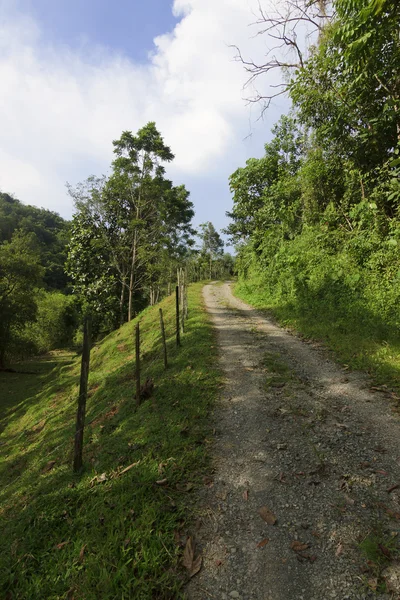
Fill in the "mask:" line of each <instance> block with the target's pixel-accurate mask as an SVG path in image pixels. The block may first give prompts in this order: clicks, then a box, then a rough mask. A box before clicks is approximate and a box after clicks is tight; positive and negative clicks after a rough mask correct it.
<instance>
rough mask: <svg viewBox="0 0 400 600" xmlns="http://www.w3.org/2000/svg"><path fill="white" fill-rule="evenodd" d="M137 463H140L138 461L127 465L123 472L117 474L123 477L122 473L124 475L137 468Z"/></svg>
mask: <svg viewBox="0 0 400 600" xmlns="http://www.w3.org/2000/svg"><path fill="white" fill-rule="evenodd" d="M139 463H140V460H138V461H136V462H134V463H132V464H131V465H129V467H125V469H123V470H122V471H121V472H120V473H119V475H123V474H124V473H126V472H127V471H129V470H130V469H133V467H137V466H138V464H139Z"/></svg>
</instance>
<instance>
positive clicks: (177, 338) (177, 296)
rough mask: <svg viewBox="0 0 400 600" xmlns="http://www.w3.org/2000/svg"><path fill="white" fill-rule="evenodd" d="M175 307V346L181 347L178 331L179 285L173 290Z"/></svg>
mask: <svg viewBox="0 0 400 600" xmlns="http://www.w3.org/2000/svg"><path fill="white" fill-rule="evenodd" d="M175 305H176V345H177V346H180V345H181V336H180V331H179V285H177V286H176V288H175Z"/></svg>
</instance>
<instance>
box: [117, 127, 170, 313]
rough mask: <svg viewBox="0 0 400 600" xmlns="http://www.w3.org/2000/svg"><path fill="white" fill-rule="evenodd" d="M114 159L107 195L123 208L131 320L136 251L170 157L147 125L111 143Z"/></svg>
mask: <svg viewBox="0 0 400 600" xmlns="http://www.w3.org/2000/svg"><path fill="white" fill-rule="evenodd" d="M113 145H114V153H115V154H116V156H117V158H116V159H115V160H114V162H113V175H112V176H111V178H110V181H109V188H110V193H111V195H112V196H113V197H114V198H115V199H116V201H117V202H119V203H120V204H121V206H123V207H124V208H125V218H126V230H127V232H128V237H129V243H130V265H129V271H128V279H129V284H128V321H130V320H131V319H132V317H133V296H134V292H135V289H136V287H137V285H138V283H139V280H138V277H139V269H138V264H139V262H140V248H141V245H142V242H143V241H144V239H145V238H146V234H147V233H148V232H149V229H150V227H151V224H152V222H153V220H154V219H155V218H156V216H157V204H158V202H157V201H158V200H159V191H160V186H161V182H162V179H163V176H164V173H165V169H164V167H162V166H161V165H160V162H161V161H162V162H170V161H171V160H172V159H173V158H174V155H173V154H172V152H171V150H170V148H169V147H168V146H166V145H165V144H164V141H163V138H162V137H161V134H160V133H159V132H158V130H157V128H156V126H155V123H153V122H151V123H148V124H147V125H146V126H145V127H143V128H142V129H140V130H139V131H138V133H137V135H136V136H134V135H133V134H132V133H131V132H130V131H124V132H123V134H122V135H121V137H120V139H119V140H116V141H114V142H113Z"/></svg>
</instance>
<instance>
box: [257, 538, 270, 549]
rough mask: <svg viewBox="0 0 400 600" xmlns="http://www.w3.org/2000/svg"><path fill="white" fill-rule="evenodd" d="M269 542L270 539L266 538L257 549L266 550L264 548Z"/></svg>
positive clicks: (259, 543)
mask: <svg viewBox="0 0 400 600" xmlns="http://www.w3.org/2000/svg"><path fill="white" fill-rule="evenodd" d="M268 542H269V539H268V538H264V539H263V540H261V542H258V544H257V548H264V546H266V545H267V544H268Z"/></svg>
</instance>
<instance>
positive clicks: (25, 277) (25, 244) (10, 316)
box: [0, 230, 44, 368]
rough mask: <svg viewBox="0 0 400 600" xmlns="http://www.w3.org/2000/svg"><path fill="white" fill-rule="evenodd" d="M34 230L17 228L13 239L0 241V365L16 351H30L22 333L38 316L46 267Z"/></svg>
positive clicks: (0, 366) (2, 365)
mask: <svg viewBox="0 0 400 600" xmlns="http://www.w3.org/2000/svg"><path fill="white" fill-rule="evenodd" d="M39 261H40V251H39V247H38V243H37V238H36V236H35V234H34V233H23V232H21V231H19V230H15V231H14V233H13V234H12V237H11V241H9V242H4V243H3V244H1V245H0V314H1V319H0V368H2V367H4V365H5V361H6V358H7V357H9V356H10V355H12V354H14V355H15V354H17V353H21V352H22V353H26V351H27V350H28V348H27V347H26V345H22V344H21V341H22V340H21V334H22V332H23V329H24V327H25V325H26V324H27V323H30V322H33V321H34V320H35V318H36V310H37V306H36V302H35V298H34V290H35V288H36V286H37V285H39V284H40V282H41V279H42V277H43V272H44V269H43V267H42V266H41V265H40V262H39Z"/></svg>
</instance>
